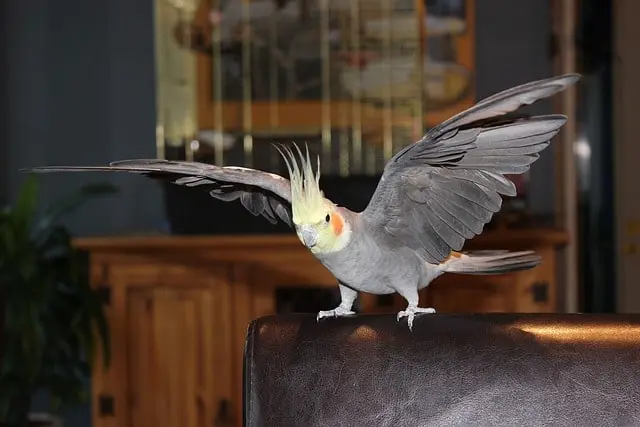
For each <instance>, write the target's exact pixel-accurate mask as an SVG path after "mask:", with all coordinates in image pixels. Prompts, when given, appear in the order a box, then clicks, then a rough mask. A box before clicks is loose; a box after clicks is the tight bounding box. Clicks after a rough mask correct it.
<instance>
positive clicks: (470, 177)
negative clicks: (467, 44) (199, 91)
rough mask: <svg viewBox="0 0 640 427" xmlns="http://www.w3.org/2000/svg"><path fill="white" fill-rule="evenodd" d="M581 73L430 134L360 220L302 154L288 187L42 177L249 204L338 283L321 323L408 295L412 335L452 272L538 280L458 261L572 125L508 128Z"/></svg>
mask: <svg viewBox="0 0 640 427" xmlns="http://www.w3.org/2000/svg"><path fill="white" fill-rule="evenodd" d="M579 77H580V76H579V75H577V74H568V75H563V76H559V77H553V78H549V79H544V80H539V81H534V82H530V83H527V84H524V85H520V86H517V87H514V88H511V89H508V90H505V91H503V92H500V93H497V94H495V95H493V96H490V97H488V98H486V99H484V100H482V101H480V102H478V103H477V104H476V105H474V106H473V107H471V108H469V109H467V110H465V111H463V112H461V113H459V114H457V115H455V116H453V117H451V118H450V119H448V120H446V121H445V122H443V123H441V124H439V125H437V126H435V127H433V128H431V129H430V130H429V131H428V132H427V133H426V134H425V135H424V136H423V137H422V139H420V140H419V141H417V142H415V143H413V144H411V145H408V146H407V147H405V148H403V149H402V150H400V151H399V152H398V153H397V154H395V155H394V156H393V157H392V158H391V160H390V161H389V162H388V163H387V164H386V166H385V168H384V172H383V174H382V177H381V178H380V181H379V183H378V186H377V188H376V190H375V192H374V194H373V196H372V198H371V200H370V202H369V204H368V206H367V207H366V209H364V211H362V212H353V211H351V210H349V209H347V208H345V207H341V206H337V205H336V204H335V203H333V202H331V200H329V199H328V198H327V197H325V196H324V194H323V192H322V190H321V189H320V185H319V178H320V160H319V159H318V161H317V167H316V170H315V171H314V165H313V162H312V160H311V159H310V157H309V151H308V149H307V151H306V155H305V154H303V153H302V151H301V150H300V149H299V148H298V147H297V146H295V150H292V149H291V148H287V147H284V146H283V147H282V148H278V147H276V148H277V149H278V150H279V151H280V154H281V155H282V157H283V159H284V161H285V163H286V166H287V169H288V172H289V179H286V178H284V177H282V176H279V175H276V174H273V173H268V172H264V171H260V170H255V169H248V168H242V167H234V166H226V167H218V166H214V165H210V164H203V163H197V162H185V161H169V160H159V159H152V160H145V159H140V160H122V161H117V162H113V163H111V164H109V165H108V166H75V167H74V166H69V167H66V166H65V167H56V166H46V167H38V168H33V169H28V170H29V171H32V172H57V171H109V172H130V173H138V174H142V175H145V176H147V177H150V178H154V179H160V180H167V181H169V182H172V183H174V184H177V185H184V186H188V187H199V188H202V189H205V190H206V191H208V192H209V194H210V195H211V196H212V197H214V198H217V199H221V200H224V201H233V200H237V199H240V202H241V203H242V205H243V206H244V207H245V208H246V209H247V210H249V211H250V212H251V213H252V214H254V215H256V216H257V215H262V216H264V217H265V218H266V219H267V220H268V221H270V222H271V223H276V221H278V220H280V221H284V222H285V223H287V224H289V225H290V226H291V227H292V228H293V229H294V230H295V232H296V234H297V236H298V237H299V239H300V241H301V242H302V243H303V244H304V245H305V246H306V247H307V248H308V249H309V250H310V251H311V253H312V254H313V255H315V257H316V258H317V259H318V260H319V261H320V262H321V263H322V264H323V265H324V266H325V267H326V268H327V269H328V270H329V271H330V272H331V273H332V274H333V275H334V276H335V277H336V279H337V280H338V287H339V289H340V295H341V302H340V304H339V305H338V306H337V307H336V308H334V309H332V310H327V311H320V312H319V313H318V314H317V318H318V320H320V319H322V318H326V317H340V316H348V315H352V314H354V312H353V304H354V301H355V299H356V297H357V295H358V292H367V293H371V294H378V295H380V294H391V293H395V292H397V293H399V294H400V295H401V296H402V297H403V298H404V299H405V300H406V302H407V306H406V309H404V310H402V311H400V312H399V313H397V320H398V321H400V320H401V319H402V318H406V319H407V322H408V326H409V328H410V329H411V328H412V325H413V321H414V318H415V316H416V314H418V313H434V312H435V310H434V308H431V307H428V308H426V307H420V306H419V304H418V303H419V301H418V299H419V298H418V291H419V290H421V289H423V288H425V287H427V286H429V284H430V283H431V282H432V281H433V280H434V279H435V278H437V277H439V276H440V275H442V274H444V273H460V274H500V273H507V272H513V271H518V270H523V269H529V268H532V267H535V266H537V265H538V264H539V263H540V261H541V259H540V257H539V256H538V255H536V254H535V253H534V252H533V251H522V252H509V251H478V252H473V251H471V252H460V251H461V250H462V247H463V245H464V243H465V241H466V240H467V239H471V238H472V237H474V236H476V235H478V234H480V233H481V232H482V231H483V228H484V226H485V224H487V223H488V222H489V221H490V219H491V218H492V216H493V214H494V213H496V212H498V211H499V209H500V207H501V204H502V196H503V195H504V196H515V195H516V189H515V185H514V184H513V183H512V182H511V181H510V180H508V179H507V178H506V177H505V176H504V175H505V174H521V173H524V172H526V171H527V170H528V169H529V167H530V165H531V164H532V163H533V162H534V161H535V160H536V159H538V157H539V153H540V152H541V151H542V150H543V149H545V148H546V147H547V146H548V145H549V144H550V141H551V139H552V138H553V137H554V136H555V135H556V134H557V133H558V131H559V130H560V128H561V127H562V126H563V125H564V124H565V122H566V120H567V118H566V117H565V116H562V115H538V116H532V117H526V118H522V117H521V118H507V116H505V114H508V113H512V112H514V111H516V110H517V109H519V108H520V107H521V106H523V105H528V104H532V103H534V102H536V101H538V100H540V99H542V98H547V97H550V96H552V95H554V94H556V93H558V92H559V91H562V90H564V89H566V88H567V87H568V86H570V85H572V84H573V83H575V82H576V81H577V80H578V79H579Z"/></svg>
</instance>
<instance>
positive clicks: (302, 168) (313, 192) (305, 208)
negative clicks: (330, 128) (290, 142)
mask: <svg viewBox="0 0 640 427" xmlns="http://www.w3.org/2000/svg"><path fill="white" fill-rule="evenodd" d="M294 146H295V148H296V150H297V151H298V156H299V159H300V165H298V162H297V159H296V156H295V154H294V153H293V151H292V150H291V149H290V148H289V147H285V146H282V150H281V149H280V148H278V147H276V148H277V149H278V151H279V152H280V155H281V156H282V158H283V159H284V161H285V164H286V165H287V170H288V171H289V181H290V182H291V209H292V213H293V222H294V223H295V224H302V223H305V224H315V223H319V222H321V221H322V220H323V218H324V217H325V215H326V212H327V203H329V201H328V200H327V199H325V197H324V194H323V192H322V190H320V157H318V163H317V165H318V166H317V170H316V172H315V173H314V171H313V167H312V166H311V158H310V157H309V147H306V156H305V155H304V154H302V151H300V148H298V146H297V145H294Z"/></svg>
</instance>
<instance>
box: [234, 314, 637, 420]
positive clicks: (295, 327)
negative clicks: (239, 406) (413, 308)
mask: <svg viewBox="0 0 640 427" xmlns="http://www.w3.org/2000/svg"><path fill="white" fill-rule="evenodd" d="M244 398H245V425H247V426H251V427H262V426H269V427H271V426H274V427H275V426H283V427H284V426H292V427H293V426H295V427H315V426H332V427H335V426H349V427H359V426H368V427H371V426H385V427H386V426H389V427H390V426H394V427H400V426H443V427H444V426H571V427H574V426H599V427H601V426H640V315H580V314H573V315H571V314H564V315H561V314H531V315H513V314H476V315H466V314H465V315H457V314H431V315H422V316H417V317H416V319H415V323H414V330H413V332H410V331H409V330H408V328H407V324H406V321H401V322H396V319H395V315H360V316H355V317H351V318H342V319H324V320H322V321H320V322H319V323H317V322H316V320H315V316H314V315H280V316H269V317H264V318H261V319H258V320H256V321H254V322H252V324H251V325H250V327H249V331H248V335H247V342H246V349H245V397H244Z"/></svg>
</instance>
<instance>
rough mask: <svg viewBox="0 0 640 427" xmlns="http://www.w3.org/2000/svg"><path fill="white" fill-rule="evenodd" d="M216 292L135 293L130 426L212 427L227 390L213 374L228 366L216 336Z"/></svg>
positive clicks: (131, 307) (163, 290)
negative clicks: (217, 407) (222, 356)
mask: <svg viewBox="0 0 640 427" xmlns="http://www.w3.org/2000/svg"><path fill="white" fill-rule="evenodd" d="M215 293H216V291H215V289H211V288H200V289H188V290H185V289H179V288H178V289H172V288H161V289H157V288H156V289H153V288H147V289H144V288H143V289H134V290H132V292H130V294H129V298H128V307H127V308H128V311H129V316H128V317H129V325H128V326H129V328H128V331H129V337H128V340H127V341H128V356H129V361H130V364H129V366H130V377H129V378H130V381H131V382H130V394H131V425H133V426H157V427H163V426H166V427H172V426H177V425H188V426H202V427H204V426H211V425H212V424H213V421H214V419H215V415H216V414H215V410H216V406H217V402H218V401H220V400H221V399H222V398H223V396H224V394H225V393H224V392H225V389H226V385H225V384H224V383H223V384H221V383H220V382H219V378H216V377H215V374H214V372H212V369H214V366H221V364H222V363H224V362H223V360H221V357H220V356H221V355H220V351H219V350H220V349H219V348H216V343H215V342H214V341H215V337H214V336H212V335H211V333H212V331H220V330H221V328H222V325H220V324H219V322H217V321H216V319H215V317H216V316H215V313H219V307H220V304H221V303H222V301H220V299H219V298H216V297H217V295H215ZM216 323H218V324H216ZM216 358H217V359H218V362H219V363H215V362H216Z"/></svg>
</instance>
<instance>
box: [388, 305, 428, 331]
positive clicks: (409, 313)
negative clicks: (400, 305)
mask: <svg viewBox="0 0 640 427" xmlns="http://www.w3.org/2000/svg"><path fill="white" fill-rule="evenodd" d="M435 312H436V309H435V308H433V307H426V308H423V307H418V306H415V305H409V306H408V307H407V309H406V310H403V311H400V312H398V317H397V320H398V321H400V319H402V318H403V317H406V318H407V323H408V324H409V330H410V331H411V330H413V319H414V318H415V317H416V314H418V313H425V314H432V313H435Z"/></svg>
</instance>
